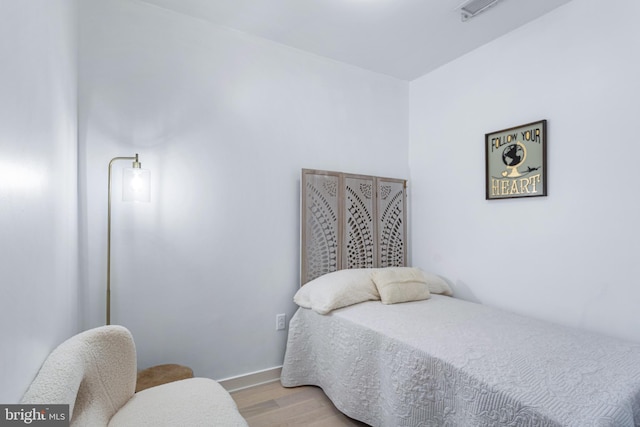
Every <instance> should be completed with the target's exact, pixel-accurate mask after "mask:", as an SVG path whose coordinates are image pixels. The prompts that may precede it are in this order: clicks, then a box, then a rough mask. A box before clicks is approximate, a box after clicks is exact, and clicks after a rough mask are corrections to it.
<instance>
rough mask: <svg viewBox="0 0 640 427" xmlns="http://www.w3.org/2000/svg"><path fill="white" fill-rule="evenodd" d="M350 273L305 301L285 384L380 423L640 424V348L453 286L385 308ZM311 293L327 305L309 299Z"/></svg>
mask: <svg viewBox="0 0 640 427" xmlns="http://www.w3.org/2000/svg"><path fill="white" fill-rule="evenodd" d="M343 271H345V270H343ZM340 274H345V273H340V272H335V273H331V274H329V275H327V276H328V277H327V276H322V277H320V278H318V279H316V281H312V282H310V283H309V284H307V285H305V286H303V287H302V288H301V290H300V291H299V293H298V294H296V302H297V303H298V304H299V305H301V307H300V308H299V309H298V311H297V312H296V313H295V315H294V316H293V317H292V319H291V322H290V325H289V336H288V342H287V349H286V354H285V359H284V364H283V369H282V377H281V382H282V384H283V385H284V386H285V387H294V386H299V385H316V386H319V387H321V388H322V389H323V390H324V392H325V393H326V394H327V396H328V397H329V398H330V399H331V400H332V401H333V403H334V404H335V405H336V407H337V408H338V409H339V410H340V411H342V412H343V413H345V414H346V415H348V416H350V417H352V418H354V419H357V420H360V421H362V422H365V423H367V424H369V425H371V426H393V427H397V426H398V427H399V426H438V427H440V426H464V427H467V426H580V427H587V426H601V427H603V426H611V427H613V426H615V427H621V426H638V425H640V344H639V343H634V342H628V341H624V340H620V339H616V338H611V337H607V336H603V335H598V334H594V333H589V332H586V331H582V330H578V329H572V328H568V327H562V326H559V325H555V324H552V323H548V322H544V321H540V320H535V319H532V318H527V317H523V316H519V315H516V314H513V313H509V312H506V311H502V310H498V309H495V308H491V307H488V306H484V305H480V304H475V303H471V302H467V301H463V300H460V299H456V298H453V297H451V296H446V295H443V294H450V290H449V289H444V290H442V289H435V292H430V293H428V294H427V296H426V297H425V298H423V297H418V298H414V297H411V296H410V297H409V298H407V301H403V302H401V303H400V302H399V303H389V302H388V301H387V302H386V303H383V302H382V301H381V300H382V298H381V297H380V296H379V294H380V292H377V291H378V289H376V286H375V283H374V286H373V288H372V286H371V283H370V282H368V281H367V278H366V277H367V274H369V273H366V272H364V271H359V272H350V273H346V274H348V275H350V277H349V278H348V279H347V280H345V279H344V278H341V276H340ZM332 276H334V277H332ZM358 277H359V278H360V279H358ZM358 280H360V281H361V282H363V283H364V282H367V283H366V286H364V285H362V286H361V284H360V285H357V286H356V285H354V284H357V283H358ZM318 281H319V282H321V285H322V286H315V285H316V283H314V282H318ZM427 282H428V280H427ZM309 285H311V287H310V288H309V292H307V290H305V287H306V286H309ZM426 287H427V288H428V287H429V284H428V283H427V285H426ZM352 288H357V289H356V290H354V289H352ZM327 289H328V291H327ZM345 289H349V290H345ZM303 290H304V291H303ZM313 290H315V291H316V297H318V296H321V298H316V300H322V301H320V302H318V301H315V302H314V301H309V295H299V294H304V293H307V294H311V295H312V294H313V293H312V292H311V291H313ZM319 290H320V291H319ZM433 290H434V289H433V287H432V291H433ZM436 292H437V293H436ZM423 296H424V295H423Z"/></svg>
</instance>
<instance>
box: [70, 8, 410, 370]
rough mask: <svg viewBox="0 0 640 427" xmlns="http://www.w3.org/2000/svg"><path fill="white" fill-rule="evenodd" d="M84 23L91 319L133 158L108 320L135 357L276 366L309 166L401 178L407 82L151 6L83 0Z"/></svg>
mask: <svg viewBox="0 0 640 427" xmlns="http://www.w3.org/2000/svg"><path fill="white" fill-rule="evenodd" d="M80 16H81V30H80V36H81V37H80V50H79V51H80V69H79V70H80V71H79V77H80V87H79V92H80V95H79V101H80V104H79V105H80V156H81V163H82V165H81V169H80V174H81V177H80V180H81V195H82V198H83V199H84V198H85V197H86V205H84V206H83V210H86V213H87V221H86V224H83V231H82V233H83V252H85V253H86V254H87V258H86V260H83V279H85V281H86V282H87V283H88V284H89V286H90V293H89V294H88V295H87V299H86V304H85V307H86V311H85V313H84V317H85V323H86V326H87V327H89V326H96V325H99V324H102V323H103V322H104V308H103V304H104V287H105V274H106V259H105V256H106V255H105V250H106V249H105V246H106V211H107V207H106V190H107V188H106V186H107V176H106V174H107V164H108V162H109V160H110V159H111V158H112V157H114V156H130V155H132V154H133V153H136V152H138V153H140V156H141V161H142V162H143V166H144V167H147V168H149V169H150V170H151V174H152V202H151V203H150V204H148V205H142V204H141V205H127V204H124V203H122V202H120V201H114V205H113V235H112V239H113V247H112V251H113V252H112V263H113V264H112V267H113V270H112V288H113V296H112V303H113V308H112V322H113V323H120V324H123V325H125V326H127V327H128V328H129V329H130V330H131V331H132V332H133V334H134V337H135V340H136V343H137V345H138V361H139V367H140V368H144V367H147V366H150V365H155V364H159V363H182V364H186V365H188V366H191V367H192V368H193V369H194V371H195V373H196V375H200V376H208V377H212V378H216V379H221V378H227V377H231V376H235V375H241V374H246V373H249V372H253V371H258V370H262V369H267V368H271V367H274V366H278V365H280V364H281V363H282V357H283V354H284V348H285V340H286V332H276V331H275V315H276V314H277V313H287V315H288V316H289V317H290V316H291V315H292V314H293V312H294V310H295V306H294V304H293V302H292V297H293V294H294V292H295V291H296V289H297V287H298V283H299V279H298V275H299V189H298V186H299V177H300V170H301V168H317V169H328V170H337V171H344V172H352V173H362V174H372V175H384V176H391V177H407V175H408V165H407V140H408V129H409V125H408V117H409V114H408V106H409V98H408V94H409V85H408V83H406V82H402V81H399V80H395V79H391V78H389V77H386V76H381V75H378V74H374V73H370V72H367V71H364V70H361V69H357V68H354V67H350V66H346V65H344V64H339V63H336V62H333V61H329V60H326V59H323V58H319V57H316V56H313V55H309V54H306V53H303V52H300V51H297V50H293V49H290V48H285V47H283V46H280V45H277V44H273V43H271V42H267V41H264V40H260V39H257V38H253V37H250V36H247V35H244V34H242V33H239V32H235V31H229V30H225V29H222V28H218V27H215V26H213V25H211V24H208V23H206V22H204V21H199V20H196V19H193V18H188V17H185V16H182V15H179V14H176V13H172V12H168V11H165V10H163V9H159V8H156V7H151V6H148V5H145V4H143V3H140V2H132V1H122V0H113V1H109V2H105V1H98V0H91V1H89V0H87V1H83V2H81V5H80ZM117 165H118V167H117V169H118V171H119V169H120V168H122V167H123V166H127V164H126V162H124V163H118V164H117ZM119 173H120V172H118V174H119ZM118 174H116V176H115V178H116V180H117V179H119V175H118ZM114 188H115V190H114V191H115V192H116V193H118V194H119V191H120V190H119V189H118V187H117V185H114ZM117 197H119V196H117ZM117 197H116V198H117Z"/></svg>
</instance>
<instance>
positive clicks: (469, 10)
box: [459, 0, 500, 21]
mask: <svg viewBox="0 0 640 427" xmlns="http://www.w3.org/2000/svg"><path fill="white" fill-rule="evenodd" d="M499 1H500V0H469V1H466V2H464V3H463V4H462V5H461V6H460V7H459V8H460V13H461V14H462V21H467V20H469V19H471V18H473V17H474V16H476V15H479V14H480V13H482V12H484V11H485V10H487V9H489V8H490V7H491V6H494V5H495V4H496V3H498V2H499Z"/></svg>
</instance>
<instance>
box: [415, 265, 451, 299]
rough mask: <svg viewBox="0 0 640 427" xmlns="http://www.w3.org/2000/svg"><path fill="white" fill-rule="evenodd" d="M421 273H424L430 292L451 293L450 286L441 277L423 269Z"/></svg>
mask: <svg viewBox="0 0 640 427" xmlns="http://www.w3.org/2000/svg"><path fill="white" fill-rule="evenodd" d="M422 274H424V278H425V280H426V281H427V285H429V292H431V293H432V294H442V295H449V296H451V295H453V291H452V290H451V287H450V286H449V284H448V283H447V282H446V281H445V280H444V279H443V278H442V277H440V276H437V275H435V274H433V273H427V272H424V271H423V272H422Z"/></svg>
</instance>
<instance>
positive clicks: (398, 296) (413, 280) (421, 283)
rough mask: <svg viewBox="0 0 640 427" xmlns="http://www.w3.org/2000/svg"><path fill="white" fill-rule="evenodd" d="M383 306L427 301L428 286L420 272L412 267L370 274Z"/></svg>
mask: <svg viewBox="0 0 640 427" xmlns="http://www.w3.org/2000/svg"><path fill="white" fill-rule="evenodd" d="M371 278H372V279H373V282H374V283H375V285H376V288H377V289H378V293H379V294H380V300H381V301H382V303H383V304H395V303H398V302H407V301H419V300H424V299H428V298H429V297H430V296H431V294H430V293H429V285H428V284H427V281H426V279H425V277H424V274H423V273H422V271H420V270H418V269H417V268H412V267H389V268H379V269H376V270H374V271H372V272H371Z"/></svg>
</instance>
